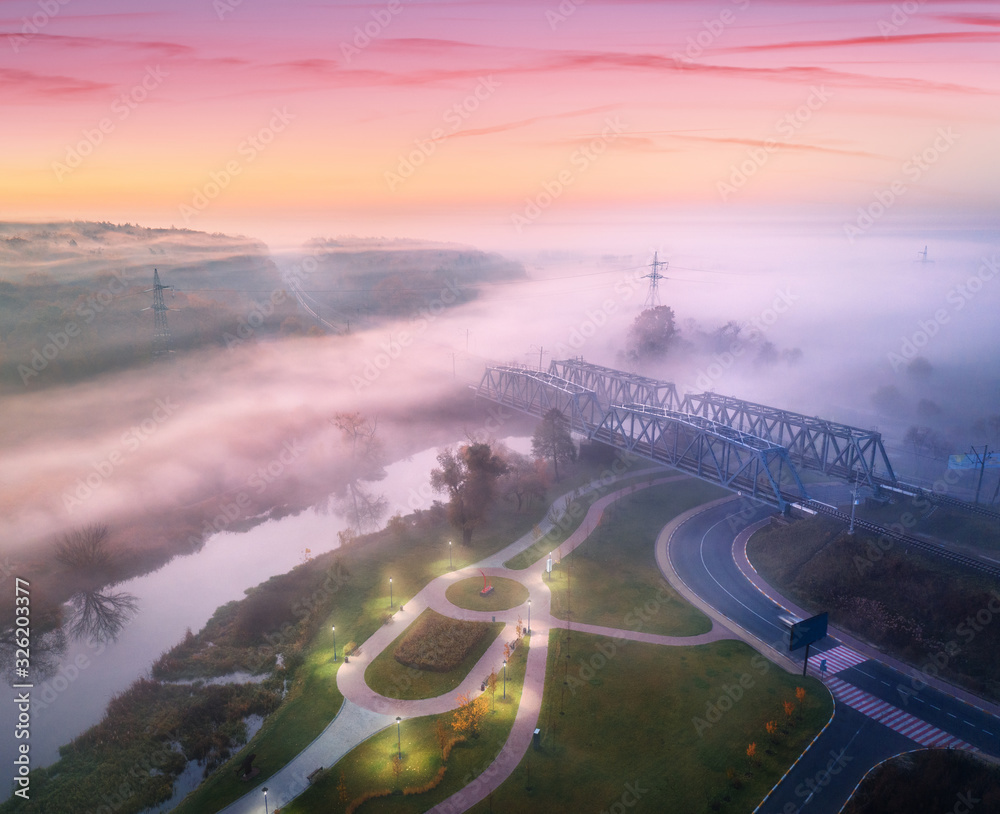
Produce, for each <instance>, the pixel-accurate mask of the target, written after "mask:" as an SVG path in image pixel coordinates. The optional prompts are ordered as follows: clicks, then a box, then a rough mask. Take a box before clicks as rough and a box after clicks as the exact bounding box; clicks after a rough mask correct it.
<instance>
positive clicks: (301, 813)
mask: <svg viewBox="0 0 1000 814" xmlns="http://www.w3.org/2000/svg"><path fill="white" fill-rule="evenodd" d="M529 644H530V643H529V637H528V636H525V637H524V641H523V642H522V645H521V646H520V647H518V648H517V650H515V651H514V653H513V654H512V656H511V659H510V662H509V663H508V664H507V699H506V700H503V698H502V697H501V696H502V692H503V689H502V685H501V686H500V687H498V688H497V693H496V698H495V710H496V711H495V712H493V711H491V712H489V713H487V715H486V718H485V720H484V722H483V724H482V727H481V731H480V734H479V736H478V737H476V738H470V739H468V740H467V741H465V742H463V743H459V744H457V745H456V746H455V747H454V748H453V749H452V750H451V754H450V755H449V757H448V762H447V769H446V771H445V774H444V779H443V780H442V781H441V784H440V785H439V786H437V787H436V788H434V789H431V790H429V791H426V792H424V793H422V794H411V795H405V796H404V795H402V794H400V793H399V792H398V790H400V789H403V788H408V787H417V786H421V785H424V784H426V783H428V782H430V781H431V780H432V778H433V777H434V776H435V774H436V773H437V772H438V771H439V769H440V767H441V766H442V760H441V751H440V747H439V745H438V741H437V738H436V736H435V727H436V725H437V723H438V721H444V722H445V723H446V724H447V725H448V726H449V729H450V726H451V720H452V717H453V714H452V713H451V712H447V713H443V714H441V715H428V716H425V717H422V718H413V719H409V720H406V721H403V722H402V725H401V727H400V744H401V747H402V754H403V771H402V773H401V775H400V778H399V781H398V782H397V780H396V778H395V776H394V775H393V771H392V758H393V756H394V755H395V754H396V727H394V726H392V727H389V728H388V729H385V730H383V731H382V732H379V733H378V734H376V735H374V736H372V737H371V738H369V739H368V740H367V741H365V742H364V743H362V744H361V745H360V746H358V747H356V748H355V749H353V750H352V751H351V752H349V753H348V754H347V755H345V756H344V758H343V759H342V760H341V761H340V762H339V763H337V765H336V766H333V767H332V768H330V769H328V770H326V771H325V772H323V773H322V775H320V777H319V778H318V779H317V780H316V782H314V783H313V784H312V785H311V786H310V787H309V789H308V790H307V791H305V792H304V793H303V794H301V795H300V796H299V797H297V798H296V799H295V800H293V801H292V802H290V803H289V804H288V805H286V806H284V807H283V808H282V809H281V812H282V814H321V813H322V814H327V813H328V812H330V813H332V812H342V811H344V810H345V809H346V805H345V804H344V803H343V802H341V798H340V793H339V791H338V786H339V784H340V781H341V777H343V782H344V787H345V790H346V797H347V800H348V802H350V801H352V800H354V799H356V798H358V797H359V796H360V795H362V794H364V793H366V792H370V791H373V790H376V789H383V790H397V793H396V794H393V795H391V796H387V797H379V798H376V799H373V800H370V801H368V802H367V803H365V804H364V806H363V807H362V808H361V812H363V814H419V812H422V811H427V810H428V809H429V808H431V807H433V806H434V805H436V804H437V803H439V802H441V801H442V800H444V799H445V798H447V797H449V796H450V795H452V794H454V793H455V792H456V791H459V790H460V789H461V788H464V787H465V786H466V785H468V783H470V782H471V781H472V780H473V779H474V778H475V777H476V776H478V775H479V774H480V773H482V771H483V770H484V769H485V768H486V767H487V766H489V764H490V763H492V762H493V760H494V758H495V757H496V755H497V754H498V753H499V751H500V749H501V748H502V747H503V744H504V743H505V742H506V740H507V736H508V735H509V734H510V728H511V726H512V725H513V723H514V716H515V715H516V714H517V707H518V704H519V703H520V700H521V686H522V682H523V680H524V665H525V660H526V658H527V653H528V645H529Z"/></svg>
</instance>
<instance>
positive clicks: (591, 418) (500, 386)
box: [477, 365, 604, 438]
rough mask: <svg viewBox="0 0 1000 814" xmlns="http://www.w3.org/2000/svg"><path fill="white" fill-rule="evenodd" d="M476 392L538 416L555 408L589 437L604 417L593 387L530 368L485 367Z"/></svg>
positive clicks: (572, 425) (576, 428)
mask: <svg viewBox="0 0 1000 814" xmlns="http://www.w3.org/2000/svg"><path fill="white" fill-rule="evenodd" d="M477 395H479V396H481V397H482V398H487V399H490V400H491V401H496V402H498V403H500V404H505V405H507V406H510V407H514V408H516V409H518V410H521V411H522V412H525V413H528V414H530V415H536V416H538V417H539V418H541V417H542V416H544V415H545V413H547V412H548V411H549V410H551V409H553V408H555V409H557V410H559V411H560V412H561V413H562V414H563V415H564V416H565V417H566V419H567V420H568V422H569V426H570V429H572V430H573V431H574V432H578V433H581V434H582V435H586V436H587V437H588V438H589V437H590V435H591V433H592V432H593V431H594V429H595V428H596V427H597V426H599V425H600V423H601V421H602V420H603V418H604V410H603V408H602V407H601V405H600V403H599V402H598V400H597V396H595V395H594V392H593V391H592V390H588V389H587V388H585V387H581V386H580V385H578V384H574V383H573V382H570V381H566V379H561V378H559V377H558V376H553V375H552V374H550V373H540V372H538V371H537V370H530V369H528V368H520V367H511V366H507V365H502V366H498V367H488V368H486V372H485V373H484V374H483V378H482V381H481V382H480V383H479V390H478V391H477Z"/></svg>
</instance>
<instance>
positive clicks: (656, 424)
mask: <svg viewBox="0 0 1000 814" xmlns="http://www.w3.org/2000/svg"><path fill="white" fill-rule="evenodd" d="M477 395H478V396H480V397H482V398H486V399H489V400H491V401H495V402H498V403H499V404H504V405H506V406H509V407H513V408H515V409H517V410H520V411H522V412H525V413H528V414H529V415H535V416H539V417H541V416H544V415H545V413H546V412H548V411H549V410H550V409H553V408H555V409H558V410H560V411H561V412H562V413H563V415H564V416H566V418H567V420H568V421H569V425H570V427H571V429H572V430H573V431H575V432H578V433H580V434H582V435H586V436H587V437H588V438H592V439H594V440H597V441H602V442H604V443H607V444H610V445H611V446H614V447H617V448H619V449H624V450H627V451H629V452H632V453H635V454H636V455H639V456H642V457H644V458H648V459H650V460H653V461H656V462H658V463H663V464H666V465H668V466H671V467H673V468H675V469H678V470H680V471H682V472H685V473H687V474H690V475H694V476H695V477H698V478H701V479H702V480H706V481H708V482H710V483H715V484H717V485H720V486H723V487H725V488H727V489H732V490H733V491H739V492H742V493H744V494H746V495H747V496H749V497H753V498H755V499H757V500H760V501H763V502H766V503H770V504H772V505H774V506H777V507H778V508H779V509H781V510H782V511H785V510H786V509H787V508H788V506H789V504H790V503H791V502H794V501H798V500H803V501H805V500H808V499H809V498H808V495H807V493H806V490H805V487H804V486H803V485H802V481H801V480H800V479H799V476H798V473H797V472H796V471H795V467H794V465H793V464H792V462H791V460H790V459H789V456H788V451H787V450H786V449H785V448H784V447H782V446H781V445H780V444H775V443H772V442H770V441H767V440H765V439H761V438H757V437H755V436H753V435H751V434H749V433H745V432H742V431H740V430H737V429H734V428H732V427H728V426H725V425H722V424H718V423H717V422H714V421H711V420H709V419H706V418H704V417H701V416H692V415H688V414H685V413H680V412H677V411H675V410H670V409H667V408H663V407H656V406H650V405H644V404H624V405H613V406H611V407H609V408H605V407H604V406H602V405H601V403H600V401H599V399H598V397H597V395H596V394H595V393H594V391H593V390H590V389H588V388H586V387H583V386H581V385H580V384H577V383H575V382H571V381H568V380H567V379H564V378H561V377H559V376H556V375H554V374H552V373H540V372H538V371H535V370H530V369H527V368H520V367H512V366H497V367H489V368H487V369H486V372H485V373H484V374H483V378H482V381H481V382H480V384H479V389H478V391H477ZM785 487H788V488H789V489H791V490H792V491H787V490H786V488H785Z"/></svg>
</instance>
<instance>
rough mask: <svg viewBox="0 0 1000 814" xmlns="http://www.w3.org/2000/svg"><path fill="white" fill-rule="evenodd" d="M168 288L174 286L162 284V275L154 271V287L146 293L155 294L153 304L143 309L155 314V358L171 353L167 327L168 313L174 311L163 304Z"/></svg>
mask: <svg viewBox="0 0 1000 814" xmlns="http://www.w3.org/2000/svg"><path fill="white" fill-rule="evenodd" d="M166 288H170V289H172V288H173V286H172V285H162V284H161V283H160V273H159V272H158V271H157V270H156V269H153V287H152V288H147V289H146V291H145V292H143V293H146V294H148V293H149V292H150V291H152V292H153V304H152V305H151V306H150V307H149V308H143V309H142V310H143V311H152V312H153V356H154V358H155V357H157V356H164V355H165V354H167V353H170V328H168V327H167V311H170V310H173V309H170V308H167V306H166V303H164V302H163V290H164V289H166Z"/></svg>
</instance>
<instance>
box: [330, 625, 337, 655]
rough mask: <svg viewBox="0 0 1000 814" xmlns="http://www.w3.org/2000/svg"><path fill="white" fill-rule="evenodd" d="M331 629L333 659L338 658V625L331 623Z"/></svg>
mask: <svg viewBox="0 0 1000 814" xmlns="http://www.w3.org/2000/svg"><path fill="white" fill-rule="evenodd" d="M330 630H332V631H333V660H334V661H336V660H337V626H336V625H331V626H330Z"/></svg>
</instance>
